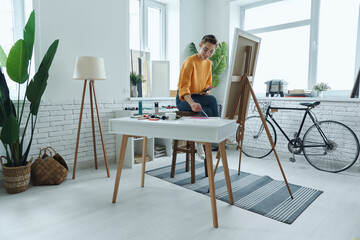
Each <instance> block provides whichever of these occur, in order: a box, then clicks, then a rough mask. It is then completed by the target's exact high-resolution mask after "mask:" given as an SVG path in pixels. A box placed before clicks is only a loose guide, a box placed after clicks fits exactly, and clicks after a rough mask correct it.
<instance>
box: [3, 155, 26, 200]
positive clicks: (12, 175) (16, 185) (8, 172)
mask: <svg viewBox="0 0 360 240" xmlns="http://www.w3.org/2000/svg"><path fill="white" fill-rule="evenodd" d="M2 158H4V157H0V159H2ZM31 161H32V158H31V159H30V161H28V162H27V164H26V165H25V166H20V167H8V166H7V165H8V164H2V161H1V166H2V169H3V182H4V185H5V189H6V191H7V192H8V193H19V192H23V191H25V190H26V189H28V187H29V182H30V174H31Z"/></svg>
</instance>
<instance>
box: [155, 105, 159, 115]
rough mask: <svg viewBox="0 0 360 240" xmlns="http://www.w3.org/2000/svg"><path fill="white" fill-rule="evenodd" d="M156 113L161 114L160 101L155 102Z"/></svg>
mask: <svg viewBox="0 0 360 240" xmlns="http://www.w3.org/2000/svg"><path fill="white" fill-rule="evenodd" d="M155 115H159V103H158V102H155Z"/></svg>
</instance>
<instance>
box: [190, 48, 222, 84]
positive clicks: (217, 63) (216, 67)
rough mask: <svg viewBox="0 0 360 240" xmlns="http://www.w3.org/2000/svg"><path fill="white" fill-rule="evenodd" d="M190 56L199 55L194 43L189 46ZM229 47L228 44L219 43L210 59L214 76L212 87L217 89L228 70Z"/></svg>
mask: <svg viewBox="0 0 360 240" xmlns="http://www.w3.org/2000/svg"><path fill="white" fill-rule="evenodd" d="M189 50H190V54H197V53H198V50H197V49H196V46H195V44H194V43H193V42H192V43H190V44H189ZM227 50H228V46H227V43H226V42H222V43H219V46H218V47H217V48H216V50H215V53H214V54H213V55H212V56H211V57H210V58H209V59H210V61H211V74H212V86H213V87H214V88H215V87H216V86H217V85H218V84H219V82H220V75H221V74H222V73H223V72H224V70H225V68H226V66H227V65H226V61H227V56H228V55H227Z"/></svg>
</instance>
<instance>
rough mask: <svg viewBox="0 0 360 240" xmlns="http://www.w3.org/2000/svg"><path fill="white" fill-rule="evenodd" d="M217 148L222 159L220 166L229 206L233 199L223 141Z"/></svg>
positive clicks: (232, 203)
mask: <svg viewBox="0 0 360 240" xmlns="http://www.w3.org/2000/svg"><path fill="white" fill-rule="evenodd" d="M219 148H220V152H221V159H222V164H223V168H224V175H225V181H226V187H227V191H228V195H229V203H230V204H231V205H234V199H233V194H232V189H231V180H230V175H229V166H228V162H227V157H226V150H225V141H223V142H221V143H220V144H219Z"/></svg>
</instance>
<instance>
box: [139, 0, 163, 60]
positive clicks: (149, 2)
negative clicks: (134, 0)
mask: <svg viewBox="0 0 360 240" xmlns="http://www.w3.org/2000/svg"><path fill="white" fill-rule="evenodd" d="M139 2H140V21H139V22H140V51H145V50H146V49H147V48H148V39H149V36H148V20H147V19H148V11H147V8H148V7H152V8H157V9H159V10H160V15H161V20H160V27H161V41H162V42H161V46H162V47H161V53H160V56H161V60H165V56H166V23H165V22H166V6H165V5H164V4H162V3H159V2H156V1H153V0H139Z"/></svg>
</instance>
